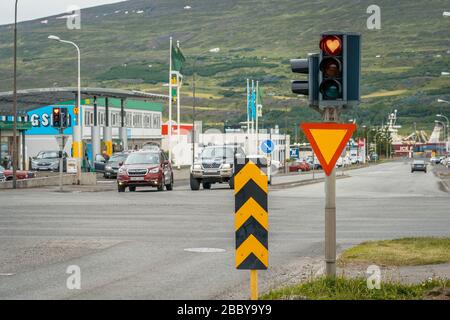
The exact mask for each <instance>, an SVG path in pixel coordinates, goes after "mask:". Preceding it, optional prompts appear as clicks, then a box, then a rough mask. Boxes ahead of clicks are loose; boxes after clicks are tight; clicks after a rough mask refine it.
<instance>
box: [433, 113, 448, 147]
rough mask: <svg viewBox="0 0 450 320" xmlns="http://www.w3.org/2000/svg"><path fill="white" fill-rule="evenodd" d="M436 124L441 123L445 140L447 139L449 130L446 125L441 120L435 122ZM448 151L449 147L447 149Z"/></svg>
mask: <svg viewBox="0 0 450 320" xmlns="http://www.w3.org/2000/svg"><path fill="white" fill-rule="evenodd" d="M434 123H439V124H440V125H441V126H442V127H443V128H444V139H447V130H446V128H445V123H444V122H442V121H439V120H434ZM438 140H439V138H438ZM446 145H447V143H446ZM446 149H447V147H446Z"/></svg>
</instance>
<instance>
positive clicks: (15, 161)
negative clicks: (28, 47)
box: [12, 0, 19, 189]
mask: <svg viewBox="0 0 450 320" xmlns="http://www.w3.org/2000/svg"><path fill="white" fill-rule="evenodd" d="M18 1H19V0H16V4H15V7H14V10H15V11H14V80H13V87H14V89H13V91H14V92H13V95H14V97H13V113H14V122H13V161H12V165H13V189H16V188H17V177H16V172H17V166H18V164H19V161H18V160H19V159H18V157H19V150H18V145H17V3H18Z"/></svg>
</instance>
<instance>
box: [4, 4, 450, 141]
mask: <svg viewBox="0 0 450 320" xmlns="http://www.w3.org/2000/svg"><path fill="white" fill-rule="evenodd" d="M373 3H374V2H373V1H366V0H351V1H341V0H326V1H324V0H319V1H312V0H308V1H299V0H277V1H274V0H257V1H256V0H253V1H252V0H226V1H225V0H193V1H179V0H152V1H143V0H136V1H127V2H123V3H119V4H113V5H107V6H101V7H96V8H91V9H87V10H83V11H82V28H81V30H67V28H66V22H65V20H58V19H55V17H50V18H46V19H48V24H42V23H41V22H40V21H41V20H44V19H40V20H37V21H31V22H26V23H22V24H20V27H19V28H20V29H19V34H20V36H19V42H20V47H19V53H18V55H19V59H20V61H19V87H20V88H30V87H44V86H55V85H56V86H65V85H74V84H75V75H76V74H75V66H76V65H75V63H76V61H75V59H74V57H75V56H74V55H75V52H74V51H73V48H72V47H70V46H65V45H61V44H58V43H56V42H52V41H50V40H47V36H48V35H49V34H56V35H58V36H61V37H62V38H66V39H70V40H73V41H75V42H77V43H78V44H79V45H80V47H81V50H82V65H83V66H82V68H83V70H82V72H83V85H92V86H93V85H96V86H108V87H118V88H119V87H120V88H135V89H141V90H148V91H152V92H160V93H167V88H165V87H163V85H162V84H163V82H167V78H168V74H167V73H168V72H167V69H168V52H169V37H170V36H173V37H174V39H176V40H179V41H180V42H181V47H182V50H183V52H184V54H185V55H186V57H187V64H186V66H185V68H184V70H183V71H184V74H185V81H184V83H185V86H184V89H183V90H184V93H183V97H182V103H183V105H184V108H183V113H184V114H183V121H189V120H190V112H191V111H190V106H191V99H190V95H191V93H190V92H191V90H192V89H191V79H192V77H191V75H192V62H193V60H194V57H196V56H198V57H199V60H198V61H199V62H198V65H197V73H198V74H199V78H198V83H197V90H198V95H199V96H200V97H201V99H200V101H199V102H198V104H199V105H200V106H201V107H203V108H200V111H199V113H198V115H199V117H201V118H202V120H204V121H205V122H206V123H207V124H208V125H210V126H220V125H222V124H223V122H224V121H225V120H228V121H229V122H238V121H240V120H243V119H244V118H245V117H246V116H245V92H244V91H245V81H246V79H247V78H252V79H255V80H259V81H260V84H261V85H262V86H263V87H264V89H265V93H266V97H265V100H264V117H263V119H262V123H263V124H264V125H265V126H268V125H273V124H275V123H278V124H279V125H280V127H284V126H285V123H288V127H289V131H290V132H291V133H292V132H293V130H294V127H295V126H296V125H297V124H298V123H299V122H301V121H306V120H311V119H317V118H318V116H317V115H316V114H315V113H314V112H313V111H311V110H310V109H309V108H307V107H306V102H305V101H302V100H300V99H299V98H297V97H295V96H294V95H292V94H291V93H290V80H291V79H294V78H296V77H297V75H295V74H292V73H291V71H290V66H289V59H290V58H295V57H305V56H306V55H307V53H309V52H317V51H318V39H319V34H320V32H322V31H326V30H342V31H357V32H361V33H362V35H363V68H362V70H363V76H362V94H363V96H364V99H363V101H362V104H361V106H360V107H358V108H356V109H354V110H353V111H352V112H350V113H348V114H347V115H346V117H348V118H356V119H357V121H358V123H359V124H374V125H377V124H378V125H379V124H381V122H382V121H383V120H385V119H386V117H387V114H388V113H389V112H391V110H394V109H398V115H399V118H400V119H399V122H400V124H402V125H403V126H404V127H405V128H404V129H405V130H408V128H410V127H411V126H412V124H413V123H414V122H417V128H418V129H426V130H430V129H431V128H432V127H433V126H434V119H435V117H434V115H435V114H436V113H439V112H443V113H446V114H448V115H450V105H446V104H438V103H437V102H436V99H437V98H442V99H447V100H450V76H441V72H442V71H447V72H449V71H450V17H443V16H442V12H443V11H445V10H447V11H450V4H449V2H448V1H444V0H428V1H407V0H401V1H388V0H379V1H377V2H376V4H377V5H379V6H380V7H381V23H382V26H381V30H368V29H367V28H366V19H367V17H368V16H369V14H367V13H366V9H367V7H368V6H369V5H371V4H373ZM186 5H189V6H190V7H191V9H189V10H187V9H184V7H185V6H186ZM141 10H142V11H144V12H143V13H138V11H141ZM125 11H128V14H125ZM133 11H134V12H133ZM0 39H1V40H0V41H1V42H0V74H1V75H2V77H0V91H7V90H11V83H12V78H11V76H12V64H11V62H12V60H11V57H12V29H11V26H0ZM216 47H218V48H220V52H218V53H210V52H209V50H210V49H211V48H216Z"/></svg>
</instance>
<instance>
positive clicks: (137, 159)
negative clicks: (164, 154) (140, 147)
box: [125, 152, 159, 164]
mask: <svg viewBox="0 0 450 320" xmlns="http://www.w3.org/2000/svg"><path fill="white" fill-rule="evenodd" d="M125 164H159V154H158V153H155V152H152V153H140V152H139V153H132V154H130V155H129V156H128V158H127V160H126V161H125Z"/></svg>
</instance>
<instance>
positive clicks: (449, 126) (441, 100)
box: [436, 99, 450, 152]
mask: <svg viewBox="0 0 450 320" xmlns="http://www.w3.org/2000/svg"><path fill="white" fill-rule="evenodd" d="M437 102H441V103H447V104H450V101H447V100H443V99H437ZM436 117H441V118H444V119H445V120H446V121H447V136H446V139H447V140H446V143H445V150H446V151H447V152H448V146H449V142H448V140H449V137H448V136H449V131H450V121H449V119H448V117H447V116H445V115H443V114H442V113H439V114H437V115H436Z"/></svg>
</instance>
